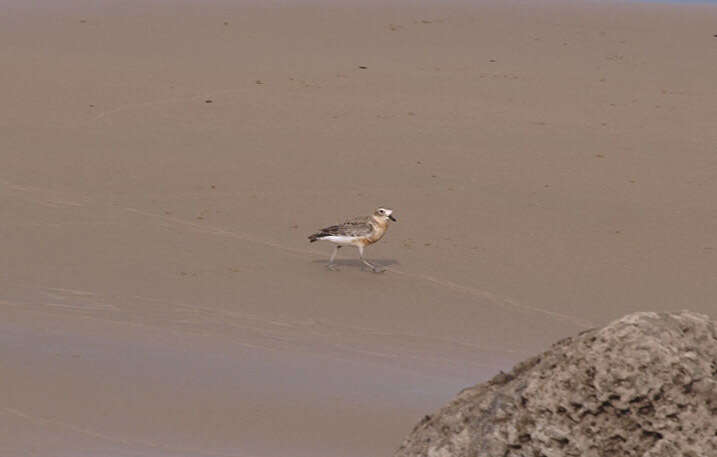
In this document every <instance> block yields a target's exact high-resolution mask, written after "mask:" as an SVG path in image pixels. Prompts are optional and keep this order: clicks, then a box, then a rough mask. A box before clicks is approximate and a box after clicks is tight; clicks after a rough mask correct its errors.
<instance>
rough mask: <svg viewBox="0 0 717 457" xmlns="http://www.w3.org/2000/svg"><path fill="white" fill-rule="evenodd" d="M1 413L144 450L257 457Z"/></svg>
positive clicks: (212, 456)
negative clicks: (126, 437) (121, 435)
mask: <svg viewBox="0 0 717 457" xmlns="http://www.w3.org/2000/svg"><path fill="white" fill-rule="evenodd" d="M0 412H2V413H5V414H7V415H11V416H15V417H19V418H21V419H24V420H26V421H28V422H31V423H33V424H36V425H44V426H57V427H60V428H63V429H65V430H71V431H73V432H75V433H79V434H81V435H85V436H89V437H92V438H97V439H100V440H103V441H108V442H111V443H116V444H122V445H124V446H133V447H137V446H139V447H144V448H152V449H162V450H165V451H171V452H181V453H186V454H190V455H196V456H198V457H199V456H206V457H255V456H247V455H240V454H224V453H218V452H207V451H203V450H199V449H190V448H180V447H174V446H170V445H167V444H164V443H155V442H153V441H144V440H129V439H125V438H119V437H115V436H111V435H107V434H105V433H100V432H98V431H95V430H92V429H89V428H85V427H80V426H78V425H75V424H71V423H69V422H65V421H61V420H58V419H46V418H42V417H37V416H34V415H32V414H29V413H26V412H24V411H20V410H18V409H15V408H8V407H3V408H0Z"/></svg>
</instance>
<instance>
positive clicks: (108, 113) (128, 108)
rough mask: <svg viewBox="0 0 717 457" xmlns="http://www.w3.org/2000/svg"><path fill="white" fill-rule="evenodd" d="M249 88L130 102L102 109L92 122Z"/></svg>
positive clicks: (206, 98)
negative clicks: (124, 113) (117, 114)
mask: <svg viewBox="0 0 717 457" xmlns="http://www.w3.org/2000/svg"><path fill="white" fill-rule="evenodd" d="M246 91H247V90H236V89H226V90H220V91H217V92H211V93H209V94H204V95H191V96H188V97H172V98H163V99H161V100H153V101H151V102H140V103H128V104H126V105H120V106H118V107H116V108H112V109H109V110H106V111H102V112H101V113H98V114H97V115H96V116H95V117H94V118H92V122H96V121H99V120H101V119H105V118H107V119H108V118H109V117H110V116H111V115H113V114H115V113H120V112H122V111H132V110H137V109H143V108H152V107H155V106H161V105H171V104H172V103H184V102H193V101H204V102H205V103H206V100H211V99H212V98H214V97H216V96H217V95H231V94H240V93H243V92H246Z"/></svg>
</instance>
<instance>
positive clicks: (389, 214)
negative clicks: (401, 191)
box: [373, 208, 396, 223]
mask: <svg viewBox="0 0 717 457" xmlns="http://www.w3.org/2000/svg"><path fill="white" fill-rule="evenodd" d="M373 217H375V218H376V219H378V220H380V221H381V222H384V223H386V222H388V219H391V220H392V221H394V222H396V218H395V217H393V210H392V209H388V208H378V209H377V210H376V211H375V212H374V213H373Z"/></svg>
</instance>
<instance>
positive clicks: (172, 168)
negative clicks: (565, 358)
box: [0, 0, 717, 457]
mask: <svg viewBox="0 0 717 457" xmlns="http://www.w3.org/2000/svg"><path fill="white" fill-rule="evenodd" d="M19 3H21V2H19V0H15V1H10V2H8V1H7V0H5V1H3V3H2V8H3V11H4V14H2V15H0V62H2V71H0V95H1V96H2V107H1V108H0V160H1V162H0V163H2V167H1V169H0V218H1V221H2V222H1V225H0V252H1V253H2V257H1V259H2V260H1V263H0V313H1V315H0V456H3V457H4V456H12V457H14V456H43V457H44V456H48V457H49V456H52V457H84V456H102V457H125V456H127V457H130V456H131V457H136V456H192V457H203V456H222V457H225V456H237V457H251V456H256V457H283V456H287V457H289V456H290V457H302V456H332V457H333V456H348V457H352V456H369V455H370V456H381V455H390V453H391V452H392V451H393V450H394V449H395V448H396V447H397V446H398V444H399V443H400V441H401V440H402V438H403V437H404V436H405V434H406V433H407V432H408V430H409V429H410V428H411V426H412V425H413V424H414V423H415V422H416V421H417V420H418V419H419V418H420V416H421V414H422V413H423V412H426V411H429V410H433V409H435V408H436V407H438V406H439V405H441V404H443V403H445V402H446V401H448V399H450V398H452V397H453V396H454V394H455V392H456V391H457V390H459V389H460V388H462V387H464V386H466V385H469V384H472V383H474V382H477V381H480V380H484V379H486V378H487V377H489V376H491V375H493V374H494V373H495V372H497V371H498V370H500V369H505V368H508V367H510V366H511V365H512V364H513V363H514V362H515V361H517V360H520V359H523V358H525V357H527V356H529V355H532V354H534V353H536V352H537V351H539V350H541V349H544V348H545V347H546V346H547V345H548V344H550V343H551V342H553V341H554V340H556V339H557V338H560V337H563V336H566V335H570V334H574V333H576V332H577V331H579V330H581V329H584V328H587V327H590V326H593V325H602V324H605V323H606V322H608V321H610V320H612V319H614V318H617V317H619V316H621V315H623V314H625V313H627V312H631V311H635V310H645V309H649V310H656V311H662V310H677V309H681V308H690V309H691V310H693V311H698V312H703V313H707V314H709V315H711V316H712V317H713V318H715V317H717V311H716V306H715V303H717V280H716V279H717V278H716V277H715V276H716V275H715V272H716V271H717V235H716V234H717V209H715V195H717V178H716V176H717V149H715V148H716V146H715V145H717V128H715V126H716V125H717V108H716V107H717V89H716V88H717V85H716V84H715V75H717V38H714V37H713V35H715V34H717V8H715V7H709V6H699V5H694V6H674V5H661V4H659V5H658V4H644V3H637V4H614V3H610V4H609V3H598V2H570V3H567V2H566V3H546V2H501V3H500V4H492V3H487V2H484V3H480V2H475V3H474V4H473V5H472V6H471V5H469V4H460V3H453V4H450V5H447V4H444V5H443V6H441V7H438V6H430V5H429V6H426V5H423V6H421V5H416V4H414V3H413V2H408V1H402V2H393V3H390V4H388V5H383V6H377V4H376V2H374V3H372V4H371V5H369V6H362V7H359V6H356V4H357V3H353V4H344V5H343V6H342V7H339V6H335V5H334V6H332V7H326V6H321V5H316V4H310V3H309V2H304V3H302V4H301V5H300V6H293V7H292V6H288V5H291V2H288V1H284V2H283V5H280V4H279V3H277V2H271V4H266V5H265V6H263V7H257V6H256V5H251V4H250V3H245V4H242V5H231V2H221V1H214V2H211V3H208V2H201V3H202V6H199V3H200V2H196V3H194V4H192V3H191V2H185V3H175V2H168V1H153V2H144V3H145V4H144V5H143V4H142V2H139V1H127V2H119V1H117V2H112V1H104V2H90V1H86V2H80V1H77V2H70V1H68V0H64V1H63V2H62V3H60V2H56V3H54V4H53V5H52V8H50V7H49V6H46V7H44V8H39V9H38V8H28V7H26V6H22V5H19ZM537 3H540V4H539V5H538V4H537ZM379 4H380V2H379ZM361 67H366V68H361ZM210 101H211V102H210ZM378 205H387V206H390V207H392V208H394V209H395V214H396V216H397V217H398V220H399V222H398V223H397V224H394V225H393V226H392V227H391V228H390V230H389V232H388V234H387V236H386V237H385V238H384V240H383V241H381V242H380V243H379V244H377V245H376V246H374V247H372V248H369V250H368V254H369V258H372V259H375V260H376V261H377V262H379V263H383V264H385V265H388V266H389V267H390V271H388V272H386V273H385V274H383V275H374V274H370V273H366V272H362V271H360V269H359V265H358V263H357V262H356V261H355V255H356V253H355V252H342V255H343V257H344V259H347V260H344V261H343V265H342V271H341V272H339V273H331V272H328V271H326V270H325V268H324V264H323V263H324V261H325V260H326V257H327V256H328V254H329V253H330V247H329V246H326V245H321V244H320V243H317V244H312V245H309V244H308V242H307V240H306V236H307V235H308V234H310V233H312V231H313V230H315V229H317V228H320V227H323V226H325V225H328V224H332V223H335V222H338V221H339V220H340V219H341V218H343V217H345V216H351V215H360V214H365V213H367V212H368V211H371V210H372V209H373V208H374V207H376V206H378ZM344 251H346V250H344Z"/></svg>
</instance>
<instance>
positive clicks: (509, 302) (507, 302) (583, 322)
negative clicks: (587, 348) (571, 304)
mask: <svg viewBox="0 0 717 457" xmlns="http://www.w3.org/2000/svg"><path fill="white" fill-rule="evenodd" d="M387 270H388V271H391V272H393V273H396V274H399V275H403V276H408V277H412V278H417V279H422V280H424V281H428V282H431V283H433V284H437V285H439V286H442V287H446V288H449V289H453V290H457V291H461V292H464V293H467V294H469V295H473V296H476V297H480V298H484V299H486V300H490V301H491V302H493V303H495V304H497V305H499V306H510V307H513V308H517V309H521V310H523V311H530V312H534V313H539V314H544V315H546V316H550V317H552V318H555V319H561V320H565V321H568V322H571V323H572V324H574V325H577V326H578V327H580V328H584V329H588V328H591V327H594V326H595V324H593V323H592V322H590V321H588V320H587V319H581V318H579V317H575V316H572V315H570V314H564V313H559V312H557V311H550V310H547V309H543V308H538V307H536V306H530V305H524V304H522V303H518V302H517V301H515V300H513V299H512V298H509V297H500V296H498V295H496V294H494V293H491V292H487V291H485V290H481V289H477V288H475V287H470V286H464V285H462V284H456V283H454V282H451V281H446V280H443V279H438V278H434V277H433V276H429V275H424V274H420V273H408V272H405V271H401V270H397V269H395V268H391V267H388V268H387Z"/></svg>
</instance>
